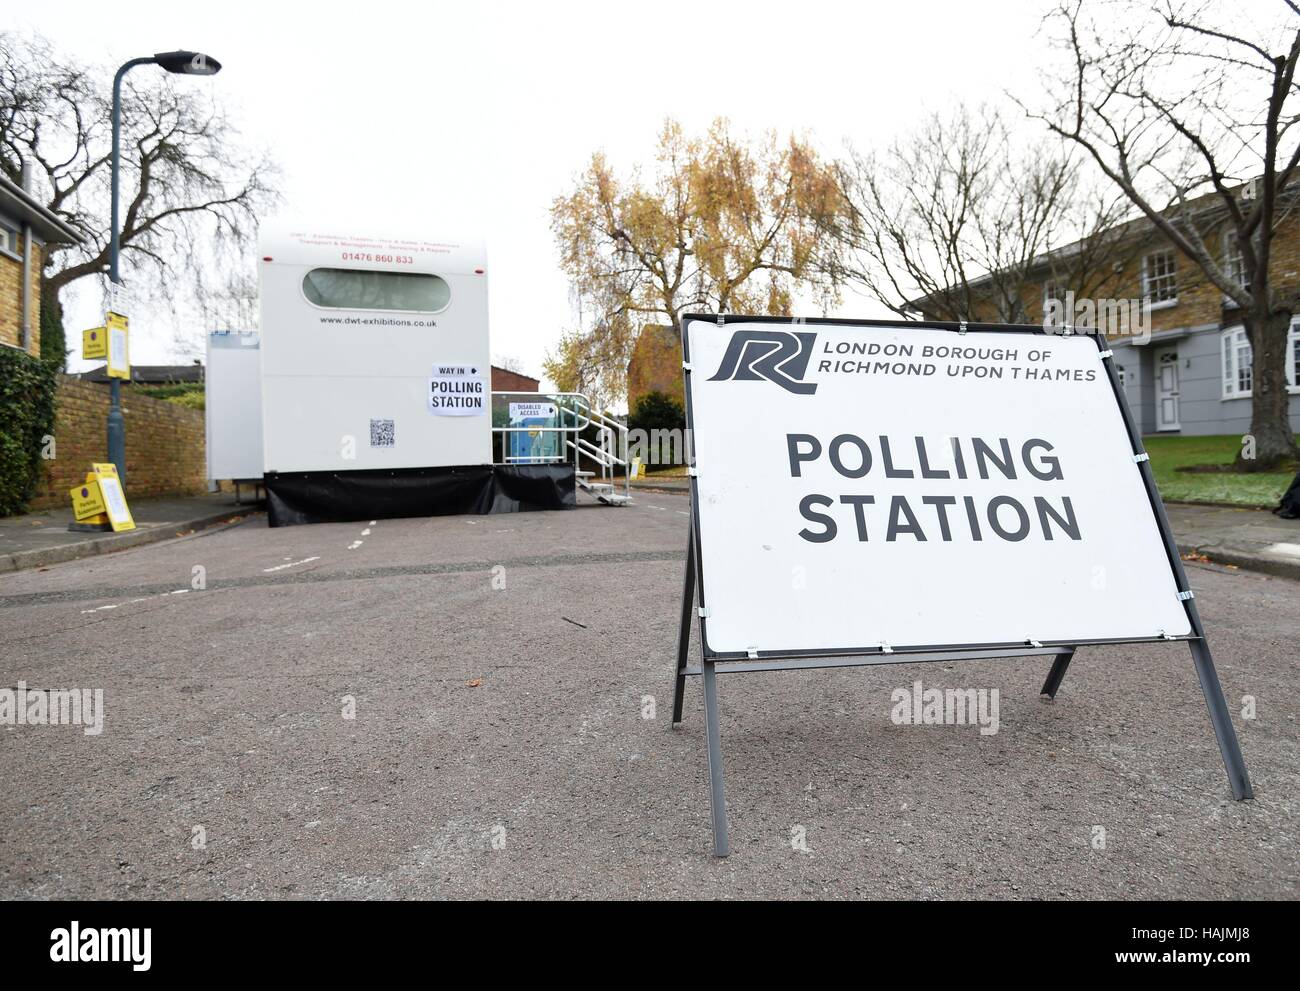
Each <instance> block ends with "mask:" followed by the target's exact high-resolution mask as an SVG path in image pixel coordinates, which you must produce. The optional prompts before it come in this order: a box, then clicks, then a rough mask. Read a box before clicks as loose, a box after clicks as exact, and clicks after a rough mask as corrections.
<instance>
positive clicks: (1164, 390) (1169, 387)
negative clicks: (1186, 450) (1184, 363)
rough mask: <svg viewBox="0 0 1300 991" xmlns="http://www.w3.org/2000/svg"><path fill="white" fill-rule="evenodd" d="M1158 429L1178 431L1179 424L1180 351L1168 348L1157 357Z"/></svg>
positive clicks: (1159, 352) (1158, 353)
mask: <svg viewBox="0 0 1300 991" xmlns="http://www.w3.org/2000/svg"><path fill="white" fill-rule="evenodd" d="M1155 363H1156V429H1157V430H1177V429H1178V428H1179V423H1178V349H1177V348H1166V349H1165V350H1164V351H1158V352H1157V353H1156V355H1155Z"/></svg>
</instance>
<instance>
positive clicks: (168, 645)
mask: <svg viewBox="0 0 1300 991" xmlns="http://www.w3.org/2000/svg"><path fill="white" fill-rule="evenodd" d="M687 513H688V509H687V500H686V498H685V497H684V496H682V495H680V494H672V493H655V492H648V491H646V492H640V493H639V494H638V495H637V497H636V502H635V504H634V505H632V506H629V507H623V508H608V507H596V506H583V507H582V508H579V509H578V510H576V511H572V512H557V513H526V514H519V515H514V516H495V517H443V518H434V519H421V520H379V521H376V522H375V523H373V524H370V523H368V522H365V523H349V524H324V525H318V526H302V527H289V528H280V529H274V530H272V529H268V528H267V527H266V524H265V521H264V519H261V518H247V519H245V520H243V521H242V522H240V523H238V524H236V525H233V526H228V527H223V528H216V529H213V530H209V531H203V532H198V533H195V534H192V535H188V536H184V537H181V538H179V539H170V540H167V541H164V542H160V543H157V544H154V545H152V546H148V547H139V548H134V549H129V550H126V551H123V552H122V553H114V554H107V555H97V556H94V557H90V558H85V559H82V560H77V561H71V562H66V563H61V564H55V565H51V566H48V568H47V569H46V570H36V569H28V570H23V571H18V572H13V573H9V574H4V575H0V686H10V687H12V686H15V685H17V684H18V682H20V681H23V682H25V683H26V684H27V686H28V687H29V688H72V687H80V688H89V689H95V688H102V689H103V691H104V710H103V711H104V720H103V726H102V732H101V733H99V734H97V735H87V734H86V733H85V732H84V730H83V728H80V727H76V726H35V725H25V726H0V775H2V776H3V779H4V780H5V782H6V787H5V789H3V792H2V793H0V822H3V823H4V828H3V829H0V898H6V899H14V898H18V899H24V898H39V899H47V898H70V897H78V898H353V897H355V898H469V897H484V896H490V897H497V898H513V897H543V898H557V899H558V898H584V897H597V898H600V897H614V898H618V897H630V898H680V897H703V898H754V897H789V898H846V899H847V898H921V899H931V898H949V897H965V898H1133V899H1140V898H1252V897H1258V898H1273V899H1288V898H1295V897H1296V896H1297V894H1298V893H1300V853H1298V852H1297V851H1300V829H1298V828H1297V809H1298V808H1300V745H1298V744H1300V737H1298V734H1300V727H1298V725H1297V717H1300V693H1298V692H1297V691H1296V685H1297V683H1298V678H1300V671H1298V670H1297V667H1298V666H1300V651H1297V649H1296V647H1297V621H1296V616H1297V615H1300V583H1297V582H1294V581H1291V580H1288V579H1286V578H1282V577H1276V576H1272V575H1267V574H1259V573H1254V572H1250V571H1247V570H1231V569H1228V568H1225V567H1222V566H1218V565H1211V566H1199V565H1193V566H1191V569H1190V576H1191V580H1192V584H1193V586H1194V588H1195V590H1196V593H1197V602H1198V603H1199V604H1200V607H1201V611H1202V614H1203V615H1204V617H1205V621H1206V624H1207V626H1208V629H1209V632H1210V637H1211V643H1212V646H1213V647H1214V650H1215V654H1216V659H1217V662H1218V666H1219V671H1220V675H1221V677H1222V679H1223V683H1224V689H1225V692H1226V695H1227V698H1228V700H1229V704H1230V708H1231V710H1232V712H1233V715H1234V719H1235V720H1236V725H1237V729H1238V732H1239V734H1240V736H1241V743H1242V749H1243V751H1244V754H1245V757H1246V761H1247V763H1248V765H1249V768H1250V771H1251V774H1252V778H1253V782H1254V786H1255V791H1256V798H1255V800H1254V801H1251V802H1233V801H1231V799H1230V796H1229V793H1228V788H1227V782H1226V778H1225V776H1224V772H1223V767H1222V764H1221V762H1220V759H1219V754H1218V750H1217V747H1216V746H1215V742H1214V737H1213V734H1212V732H1211V729H1210V726H1209V722H1208V719H1207V717H1206V713H1205V707H1204V702H1203V699H1202V696H1201V693H1200V690H1199V687H1198V685H1197V682H1196V677H1195V674H1194V671H1193V668H1192V665H1191V661H1190V658H1189V656H1188V652H1187V649H1186V647H1185V646H1184V645H1181V644H1168V645H1165V644H1151V645H1141V646H1125V647H1095V648H1085V649H1084V650H1082V651H1080V653H1079V655H1078V657H1077V658H1076V659H1075V662H1074V665H1073V666H1072V667H1071V669H1070V671H1069V674H1068V676H1067V678H1066V681H1065V684H1064V686H1063V688H1062V689H1061V692H1060V694H1059V695H1058V697H1057V698H1056V700H1055V701H1047V700H1044V699H1042V698H1040V697H1039V695H1038V690H1039V686H1040V684H1041V682H1042V680H1043V677H1044V676H1045V674H1046V664H1044V663H1040V662H1039V661H1037V660H1028V659H1020V660H1002V661H981V662H969V663H962V664H960V665H938V664H934V665H916V666H899V667H890V668H867V669H852V670H827V671H809V672H785V673H779V674H764V675H745V676H739V675H736V676H729V677H724V678H722V679H720V694H721V705H722V741H723V751H724V760H725V767H726V773H727V786H728V800H729V802H728V804H729V810H730V815H731V827H732V832H731V839H732V849H733V853H732V856H731V857H730V858H728V859H727V860H725V861H719V860H716V859H714V858H712V857H711V856H710V841H709V821H708V798H707V775H706V768H705V750H704V739H703V724H702V719H701V703H700V686H699V684H698V683H697V682H696V681H695V680H692V681H691V682H690V683H689V684H688V693H687V704H686V713H685V722H684V724H683V725H682V726H681V727H680V728H678V729H675V730H674V729H671V728H670V727H669V725H668V720H669V715H670V711H669V710H670V707H671V701H670V699H671V680H672V678H671V675H672V666H673V656H674V644H675V638H676V624H677V615H678V608H679V603H680V595H681V581H682V567H683V547H684V545H685V540H686V525H687V518H688V517H687ZM693 649H695V648H693ZM916 679H923V681H924V683H925V685H926V686H927V687H931V686H937V687H960V688H964V687H976V688H989V689H992V688H997V689H998V690H999V693H1000V698H1001V713H1000V721H1001V728H1000V731H999V732H998V733H996V734H993V735H981V734H980V733H979V732H978V728H977V727H970V726H900V725H895V724H894V723H893V722H892V721H891V719H890V710H891V708H892V706H893V703H892V700H891V693H892V692H893V690H894V689H895V688H898V687H900V686H906V685H910V684H911V683H912V682H913V681H914V680H916ZM1252 707H1253V710H1252ZM1243 713H1248V714H1251V715H1253V718H1244V716H1243Z"/></svg>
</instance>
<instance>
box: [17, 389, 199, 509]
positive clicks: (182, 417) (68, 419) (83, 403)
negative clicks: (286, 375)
mask: <svg viewBox="0 0 1300 991" xmlns="http://www.w3.org/2000/svg"><path fill="white" fill-rule="evenodd" d="M108 390H109V387H108V386H107V385H98V384H96V383H94V382H83V381H82V380H80V379H74V378H69V377H67V376H60V377H59V395H58V412H57V413H56V416H55V425H54V440H55V451H56V454H57V457H56V458H54V459H53V460H52V461H47V462H46V469H45V478H44V480H43V483H42V485H41V487H40V488H39V489H38V490H37V493H36V496H35V498H33V500H32V503H31V508H33V509H45V508H49V507H54V506H64V505H67V504H68V489H70V488H72V486H74V485H76V484H77V483H78V482H80V481H81V480H82V479H83V478H84V477H85V474H86V472H88V471H89V470H90V466H91V464H92V463H93V462H95V461H107V460H108V440H107V437H106V428H105V422H106V417H107V416H108ZM122 412H123V415H124V417H125V419H126V476H127V478H126V481H127V489H126V492H127V498H128V499H147V498H150V497H153V496H169V495H189V494H194V493H199V492H204V491H206V490H207V482H206V478H205V476H206V474H207V465H206V462H205V457H206V448H205V442H204V432H203V412H202V411H201V410H193V409H186V408H185V407H184V406H177V405H176V404H175V403H169V402H165V401H163V400H161V399H151V398H149V397H148V396H141V395H136V394H134V393H133V391H132V389H131V387H130V386H126V387H124V388H123V389H122Z"/></svg>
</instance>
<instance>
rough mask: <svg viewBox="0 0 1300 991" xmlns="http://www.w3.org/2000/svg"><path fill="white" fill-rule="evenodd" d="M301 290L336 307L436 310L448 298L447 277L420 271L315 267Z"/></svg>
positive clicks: (319, 303) (317, 301) (316, 301)
mask: <svg viewBox="0 0 1300 991" xmlns="http://www.w3.org/2000/svg"><path fill="white" fill-rule="evenodd" d="M302 292H303V295H304V296H306V297H307V299H308V300H309V301H310V302H312V303H314V304H316V305H317V306H324V307H329V308H330V309H337V310H404V311H408V312H413V313H437V312H439V311H440V310H444V309H446V308H447V304H448V303H449V302H450V301H451V287H450V286H449V285H447V282H446V280H444V279H441V278H439V277H438V276H436V275H429V274H428V273H422V272H368V271H362V270H360V269H352V268H314V269H312V270H311V271H310V272H308V273H307V274H306V275H305V276H303V279H302Z"/></svg>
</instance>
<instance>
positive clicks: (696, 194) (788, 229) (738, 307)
mask: <svg viewBox="0 0 1300 991" xmlns="http://www.w3.org/2000/svg"><path fill="white" fill-rule="evenodd" d="M839 202H840V201H839V189H838V186H837V184H836V180H835V173H834V170H833V168H832V167H831V166H829V165H827V164H823V162H822V161H821V160H820V159H819V157H818V155H817V153H816V152H815V151H814V150H813V149H812V148H811V146H810V145H809V144H808V142H807V141H806V140H803V139H800V138H797V137H795V136H793V135H792V136H790V137H789V138H788V139H786V140H784V141H781V140H779V139H778V137H777V135H776V134H775V133H767V134H765V135H764V136H763V137H762V138H761V139H760V140H758V141H757V142H754V143H752V144H751V143H749V142H746V141H743V140H737V139H736V138H735V137H733V135H732V133H731V130H730V127H729V125H728V123H727V121H726V120H722V119H720V120H717V121H715V122H714V124H713V126H712V127H711V128H710V129H709V131H708V134H707V135H706V136H705V137H703V138H688V137H687V136H685V135H684V134H683V133H682V128H681V126H680V125H679V124H678V123H677V122H675V121H673V120H668V121H666V122H665V124H664V127H663V129H662V131H661V132H660V135H659V145H658V149H657V152H656V155H655V161H654V166H653V168H652V169H651V170H650V171H649V174H648V175H643V173H642V171H641V170H639V169H638V170H635V171H633V172H632V174H631V175H630V176H628V177H627V178H621V177H619V176H618V175H616V174H615V171H614V169H613V168H612V167H611V165H610V164H609V162H608V161H607V160H606V158H605V156H604V155H603V154H601V153H599V152H598V153H596V154H595V155H593V156H592V158H591V162H590V163H589V164H588V166H587V168H586V169H585V170H584V171H583V172H582V173H581V174H580V175H579V176H578V177H577V179H576V182H575V186H574V188H573V190H572V191H571V192H569V193H567V194H566V195H563V196H560V197H557V198H556V200H555V202H554V204H553V205H552V207H551V227H552V230H553V231H554V233H555V239H556V242H557V245H558V247H559V249H560V264H561V267H562V268H563V269H564V271H565V273H566V274H567V275H568V276H569V278H570V280H571V281H572V284H573V290H574V296H575V298H576V301H577V307H578V312H579V315H580V318H581V326H580V329H578V330H574V331H571V332H569V333H566V334H565V335H564V336H563V338H562V339H561V341H560V345H559V348H558V351H557V352H556V353H555V354H552V355H549V356H548V357H547V360H546V365H545V368H546V374H547V375H548V376H549V377H550V378H551V379H552V380H553V381H554V382H555V384H556V385H557V386H559V387H560V388H561V389H564V390H573V391H581V392H585V393H587V394H588V395H590V396H592V398H594V399H596V400H597V401H598V402H599V403H604V402H607V401H610V400H612V399H615V398H617V397H621V396H623V395H624V392H625V387H626V375H627V363H628V359H629V357H630V355H631V353H632V348H633V345H634V344H635V342H636V337H637V335H638V334H639V333H640V332H641V329H642V328H643V327H644V326H646V325H647V324H655V325H658V326H671V327H672V329H673V330H674V331H676V332H678V333H680V331H681V323H680V314H681V313H683V312H689V311H691V310H700V311H707V312H718V313H747V314H771V315H778V316H780V315H789V313H790V306H791V301H792V298H793V296H794V293H795V292H796V291H797V290H802V291H804V292H805V293H807V294H808V295H810V296H812V297H813V298H814V299H815V300H817V301H818V302H820V303H821V304H822V305H823V306H824V305H826V304H827V303H829V302H830V301H831V300H833V299H834V298H835V284H834V281H833V280H832V279H831V278H829V277H828V276H827V275H825V269H824V268H823V267H822V266H820V265H818V264H817V262H818V258H819V252H820V250H821V248H822V245H823V238H824V236H825V234H824V231H825V230H826V229H827V226H828V225H827V224H825V223H824V222H823V221H824V219H825V218H826V216H827V215H828V213H831V212H834V211H836V210H837V209H838V208H839Z"/></svg>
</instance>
